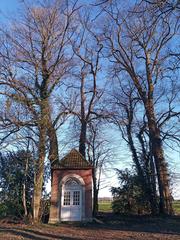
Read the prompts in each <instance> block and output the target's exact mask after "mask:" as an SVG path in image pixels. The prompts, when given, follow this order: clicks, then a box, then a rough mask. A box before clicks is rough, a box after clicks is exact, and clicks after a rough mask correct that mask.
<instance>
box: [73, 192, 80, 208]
mask: <svg viewBox="0 0 180 240" xmlns="http://www.w3.org/2000/svg"><path fill="white" fill-rule="evenodd" d="M73 205H80V191H74V192H73Z"/></svg>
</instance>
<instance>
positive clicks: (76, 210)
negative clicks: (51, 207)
mask: <svg viewBox="0 0 180 240" xmlns="http://www.w3.org/2000/svg"><path fill="white" fill-rule="evenodd" d="M81 216H82V185H81V184H80V183H79V181H78V180H76V179H75V178H69V179H67V181H66V182H65V184H64V185H63V186H62V199H61V221H81Z"/></svg>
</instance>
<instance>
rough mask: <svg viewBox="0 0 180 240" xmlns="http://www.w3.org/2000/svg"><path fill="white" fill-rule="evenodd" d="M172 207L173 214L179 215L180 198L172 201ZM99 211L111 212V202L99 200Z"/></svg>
mask: <svg viewBox="0 0 180 240" xmlns="http://www.w3.org/2000/svg"><path fill="white" fill-rule="evenodd" d="M173 208H174V212H175V214H178V215H180V200H176V201H174V202H173ZM99 211H100V212H112V207H111V202H99Z"/></svg>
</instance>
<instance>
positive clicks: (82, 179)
mask: <svg viewBox="0 0 180 240" xmlns="http://www.w3.org/2000/svg"><path fill="white" fill-rule="evenodd" d="M51 186H52V189H51V207H50V217H49V223H58V222H61V221H91V220H92V166H91V165H90V163H89V162H88V161H86V159H85V158H84V157H83V156H82V155H81V154H80V153H79V152H78V151H77V150H76V149H73V150H71V151H70V152H69V153H68V154H67V155H66V156H65V157H64V158H63V159H62V160H61V161H60V162H59V163H57V164H55V165H54V166H53V167H52V184H51Z"/></svg>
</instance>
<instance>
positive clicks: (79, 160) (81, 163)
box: [53, 149, 92, 169]
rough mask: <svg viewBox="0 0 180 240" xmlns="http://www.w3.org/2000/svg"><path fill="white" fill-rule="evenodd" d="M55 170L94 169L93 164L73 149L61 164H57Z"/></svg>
mask: <svg viewBox="0 0 180 240" xmlns="http://www.w3.org/2000/svg"><path fill="white" fill-rule="evenodd" d="M53 168H73V169H74V168H76V169H81V168H92V166H91V164H90V163H89V162H88V161H87V160H86V159H85V158H84V157H83V156H82V155H81V153H80V152H78V151H77V150H76V149H72V150H71V151H70V152H69V153H68V154H67V155H66V156H65V157H63V158H62V159H61V160H60V162H59V163H57V164H55V165H54V166H53Z"/></svg>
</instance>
